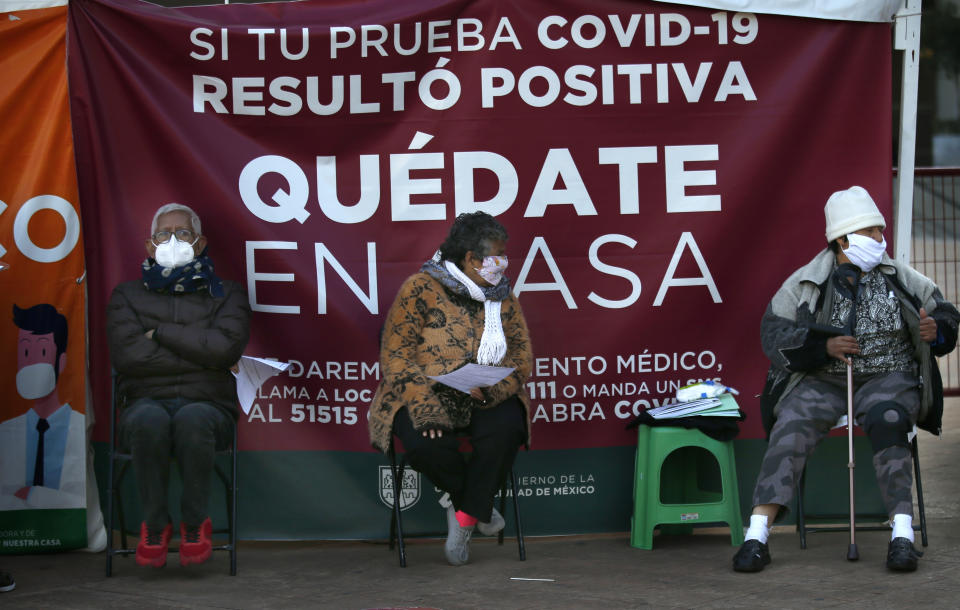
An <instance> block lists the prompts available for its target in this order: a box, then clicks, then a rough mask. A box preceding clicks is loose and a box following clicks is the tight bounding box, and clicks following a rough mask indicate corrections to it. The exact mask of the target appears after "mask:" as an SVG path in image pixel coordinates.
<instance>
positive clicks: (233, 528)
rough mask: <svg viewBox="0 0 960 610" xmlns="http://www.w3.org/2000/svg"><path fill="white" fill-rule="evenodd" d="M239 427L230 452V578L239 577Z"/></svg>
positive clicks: (235, 428)
mask: <svg viewBox="0 0 960 610" xmlns="http://www.w3.org/2000/svg"><path fill="white" fill-rule="evenodd" d="M237 427H238V424H237V423H236V422H234V424H233V447H232V451H231V452H230V490H229V504H230V506H228V507H227V519H228V520H229V523H228V527H229V529H230V576H236V575H237Z"/></svg>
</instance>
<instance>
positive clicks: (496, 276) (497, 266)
mask: <svg viewBox="0 0 960 610" xmlns="http://www.w3.org/2000/svg"><path fill="white" fill-rule="evenodd" d="M473 270H474V271H476V272H477V274H479V275H480V277H482V278H483V279H484V280H485V281H486V282H487V283H488V284H490V285H491V286H496V285H497V284H499V283H500V280H501V279H502V278H503V272H504V271H506V270H507V257H506V256H486V257H484V259H483V264H482V265H481V266H480V268H479V269H477V268H476V267H474V268H473Z"/></svg>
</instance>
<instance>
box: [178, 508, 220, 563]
mask: <svg viewBox="0 0 960 610" xmlns="http://www.w3.org/2000/svg"><path fill="white" fill-rule="evenodd" d="M212 535H213V524H212V523H210V517H207V518H206V519H205V520H204V522H203V523H201V524H200V526H199V527H191V526H189V525H187V524H185V523H183V522H181V523H180V565H182V566H188V565H190V564H191V563H203V562H204V561H206V560H208V559H210V553H211V552H212V551H213V541H212V540H211V539H210V538H211V536H212Z"/></svg>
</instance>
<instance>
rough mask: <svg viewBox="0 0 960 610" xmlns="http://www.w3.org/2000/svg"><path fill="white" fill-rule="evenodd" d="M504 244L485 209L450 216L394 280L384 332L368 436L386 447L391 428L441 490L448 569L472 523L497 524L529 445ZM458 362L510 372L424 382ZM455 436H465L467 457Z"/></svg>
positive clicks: (521, 343) (522, 339)
mask: <svg viewBox="0 0 960 610" xmlns="http://www.w3.org/2000/svg"><path fill="white" fill-rule="evenodd" d="M506 241H507V231H506V229H504V228H503V226H502V225H501V224H500V223H499V222H497V221H496V220H495V219H494V218H493V217H492V216H490V215H489V214H486V213H483V212H475V213H472V214H461V215H460V216H458V217H457V219H456V220H455V221H454V223H453V226H452V227H451V228H450V233H449V235H448V236H447V239H446V241H444V243H443V245H442V246H440V250H439V252H438V253H437V255H436V256H434V258H433V259H431V260H428V261H427V262H425V263H424V264H423V266H422V267H421V268H420V271H419V272H418V273H415V274H414V275H412V276H411V277H409V278H408V279H407V280H406V282H404V284H403V286H401V288H400V291H399V293H398V294H397V297H396V300H395V301H394V303H393V306H392V307H391V308H390V311H389V313H388V314H387V319H386V321H385V323H384V328H383V337H382V340H381V350H380V367H381V372H382V374H383V379H382V381H381V383H380V386H379V387H378V388H377V393H376V395H375V396H374V398H373V402H372V404H371V405H370V418H369V422H370V441H371V443H372V444H373V446H374V447H376V448H377V449H379V450H381V451H383V452H386V451H387V450H388V448H389V446H390V435H391V434H396V435H397V436H398V437H399V438H400V440H401V441H402V442H403V447H404V449H405V451H406V457H407V462H408V463H409V464H410V466H411V467H412V468H414V469H415V470H417V471H418V472H421V473H422V474H424V475H426V476H427V477H428V478H429V479H430V481H432V482H433V483H434V485H436V486H437V487H439V488H440V489H443V490H444V491H446V492H447V493H449V494H450V499H451V501H452V504H451V505H450V506H448V508H447V524H448V536H447V541H446V544H445V546H444V553H445V555H446V558H447V561H448V562H449V563H450V564H451V565H463V564H464V563H466V562H467V560H468V559H469V552H470V551H469V545H470V537H471V536H472V534H473V530H474V527H477V529H479V530H480V531H481V533H484V534H488V535H490V534H494V533H496V532H498V531H499V530H500V529H501V528H503V525H504V521H503V517H502V516H501V515H499V514H498V513H497V512H496V511H495V510H494V509H493V498H494V495H495V494H496V492H497V490H498V489H499V487H500V483H501V481H502V480H503V478H504V477H505V476H506V475H507V474H508V473H509V472H510V468H511V467H512V465H513V460H514V458H515V457H516V454H517V450H518V449H519V447H520V445H521V444H523V443H529V429H530V428H529V400H528V398H527V395H526V393H525V391H524V384H525V383H526V380H527V377H528V376H529V375H530V369H531V365H532V362H533V354H532V352H531V351H530V335H529V332H528V331H527V324H526V321H525V320H524V318H523V312H522V311H521V310H520V304H519V302H517V299H516V297H515V296H514V295H513V294H512V293H511V291H510V281H509V280H508V279H507V278H506V277H505V276H504V275H503V272H504V270H505V269H506V267H507V257H506V256H505V247H506ZM467 363H477V364H481V365H492V366H502V367H511V368H513V372H512V373H510V374H509V375H508V376H507V377H506V378H505V379H503V380H502V381H500V382H498V383H497V384H495V385H492V386H488V387H475V388H472V389H471V391H470V393H469V394H467V393H465V392H460V391H459V390H455V389H453V388H450V387H448V386H444V385H442V384H440V383H437V382H435V381H434V380H432V379H430V377H431V376H437V375H443V374H445V373H450V372H452V371H454V370H456V369H458V368H460V367H462V366H464V365H465V364H467ZM458 435H459V436H464V435H465V436H467V437H468V438H469V440H470V444H471V445H472V447H473V453H472V455H471V456H470V457H469V459H467V457H466V456H464V455H463V454H461V453H460V451H459V445H460V443H459V440H458Z"/></svg>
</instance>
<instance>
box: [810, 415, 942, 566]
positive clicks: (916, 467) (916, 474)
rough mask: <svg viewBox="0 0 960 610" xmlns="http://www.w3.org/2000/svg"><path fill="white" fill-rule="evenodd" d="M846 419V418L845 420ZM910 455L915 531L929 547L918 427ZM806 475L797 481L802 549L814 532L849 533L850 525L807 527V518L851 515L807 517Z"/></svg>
mask: <svg viewBox="0 0 960 610" xmlns="http://www.w3.org/2000/svg"><path fill="white" fill-rule="evenodd" d="M843 419H844V420H845V419H846V418H845V417H844V418H843ZM841 425H846V424H845V422H844V423H843V424H839V423H838V424H837V426H835V427H839V426H841ZM910 453H911V455H912V456H913V478H914V481H915V482H916V485H917V512H918V513H919V515H920V524H919V525H916V524H915V525H914V526H913V529H914V531H919V532H920V540H921V542H922V543H923V546H927V513H926V511H925V509H924V506H923V482H922V481H921V479H920V456H919V450H918V447H917V436H916V427H914V435H913V440H912V441H911V442H910ZM806 474H807V469H806V466H804V469H803V472H802V473H800V478H799V479H797V489H796V496H797V532H798V533H799V534H800V548H801V549H806V548H807V534H808V533H813V532H849V531H850V526H849V524H848V525H816V526H810V525H807V518H808V517H809V518H812V519H838V520H839V519H845V518H848V517H849V515H840V514H830V515H806V514H805V513H804V508H803V492H804V489H805V487H806V478H807V477H806ZM883 519H884V520H886V519H887V515H884V516H883ZM855 529H856V531H865V532H870V531H889V530H890V528H889V526H886V525H855Z"/></svg>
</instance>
